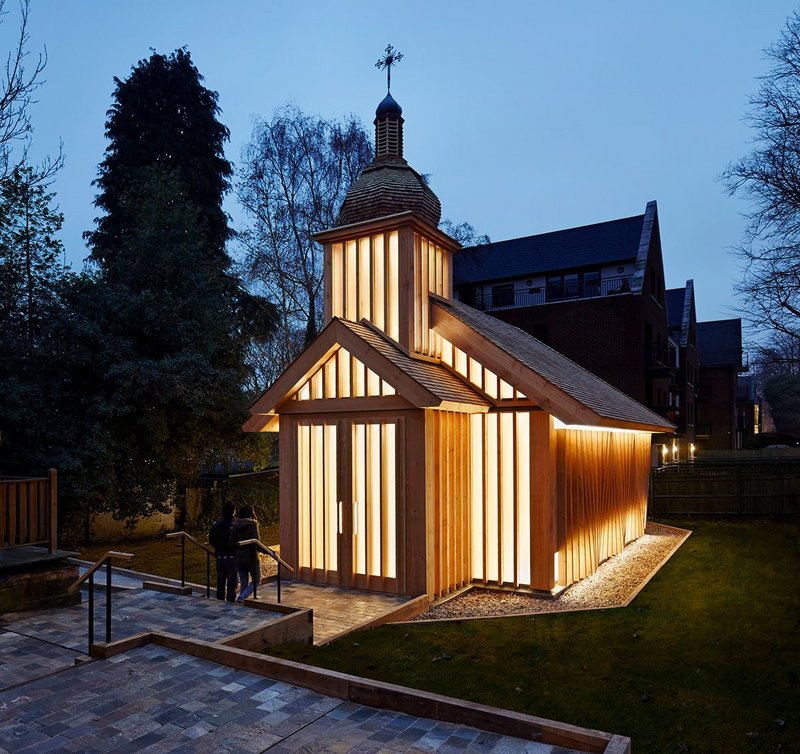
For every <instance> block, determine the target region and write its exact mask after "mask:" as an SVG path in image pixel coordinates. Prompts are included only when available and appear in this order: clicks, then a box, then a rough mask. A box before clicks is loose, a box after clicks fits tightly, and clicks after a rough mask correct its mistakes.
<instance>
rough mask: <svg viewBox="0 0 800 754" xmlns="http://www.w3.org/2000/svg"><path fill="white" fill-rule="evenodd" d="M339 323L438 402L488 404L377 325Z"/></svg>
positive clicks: (445, 371)
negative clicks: (379, 328)
mask: <svg viewBox="0 0 800 754" xmlns="http://www.w3.org/2000/svg"><path fill="white" fill-rule="evenodd" d="M342 324H343V325H344V326H345V327H347V328H348V329H349V330H351V331H352V332H353V333H354V334H355V335H357V336H358V337H359V338H361V339H362V340H363V341H364V342H365V343H367V344H368V345H369V346H371V347H372V348H374V349H375V351H377V352H378V353H380V354H381V355H382V356H383V357H385V358H386V359H388V360H389V361H390V362H391V363H392V364H394V365H395V366H396V367H397V368H398V369H401V370H403V372H404V373H405V374H407V375H408V376H409V377H410V378H411V379H413V380H415V381H416V382H418V383H419V384H420V385H422V386H423V387H425V388H426V389H427V390H429V391H430V392H431V394H432V395H435V396H436V397H437V398H439V399H440V401H441V402H442V403H451V404H465V405H474V406H486V407H488V406H489V402H488V401H487V400H486V399H485V398H484V397H483V396H482V395H480V393H478V392H476V391H475V390H474V389H473V388H472V387H470V385H469V384H467V383H466V382H464V381H463V380H461V379H459V377H458V376H457V375H455V374H453V373H452V372H451V371H450V370H448V369H447V368H446V367H443V366H442V365H441V364H436V363H434V362H432V361H427V360H425V361H423V360H421V359H414V358H412V357H411V356H409V355H408V354H407V353H406V352H405V351H403V350H402V349H401V348H400V346H398V345H397V343H395V342H394V341H393V340H390V339H389V338H388V336H386V335H384V334H383V333H382V332H381V331H380V330H378V329H377V328H374V327H372V326H370V325H369V324H366V323H364V322H358V323H356V322H348V321H347V320H342ZM389 382H391V380H389Z"/></svg>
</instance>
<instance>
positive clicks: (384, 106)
mask: <svg viewBox="0 0 800 754" xmlns="http://www.w3.org/2000/svg"><path fill="white" fill-rule="evenodd" d="M402 114H403V108H402V107H400V105H398V104H397V102H396V101H395V99H394V97H392V95H391V94H388V93H387V94H386V96H385V97H384V98H383V99H382V100H381V104H380V105H378V109H377V110H376V111H375V117H376V118H380V117H382V116H385V115H402Z"/></svg>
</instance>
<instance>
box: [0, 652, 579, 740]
mask: <svg viewBox="0 0 800 754" xmlns="http://www.w3.org/2000/svg"><path fill="white" fill-rule="evenodd" d="M267 750H268V751H270V752H273V753H274V754H282V753H284V752H298V751H302V752H342V753H344V752H350V754H368V753H369V752H415V753H416V752H440V753H441V754H453V753H455V752H484V753H486V754H490V753H491V754H500V753H501V752H502V753H503V754H515V753H518V752H519V753H522V752H525V753H526V754H569V752H568V750H566V749H561V748H559V747H553V746H549V745H544V744H537V743H533V742H530V741H523V740H520V739H515V738H511V737H507V736H499V735H495V734H491V733H486V732H482V731H478V730H475V729H473V728H468V727H466V726H461V725H455V724H450V723H438V722H434V721H431V720H425V719H420V718H416V717H413V716H410V715H404V714H400V713H395V712H387V711H380V710H375V709H372V708H370V707H364V706H361V705H358V704H352V703H349V702H344V701H342V700H341V699H335V698H332V697H328V696H324V695H321V694H317V693H315V692H313V691H308V690H306V689H302V688H298V687H296V686H291V685H288V684H285V683H281V682H277V681H272V680H270V679H268V678H262V677H260V676H256V675H252V674H250V673H245V672H243V671H237V670H231V669H229V668H225V667H223V666H221V665H217V664H215V663H212V662H208V661H206V660H201V659H198V658H194V657H189V656H187V655H183V654H181V653H179V652H175V651H173V650H169V649H166V648H163V647H158V646H155V645H148V646H146V647H141V648H138V649H134V650H131V651H130V652H127V653H125V654H121V655H117V656H116V657H113V658H112V659H109V660H95V661H92V662H86V663H83V664H81V665H78V666H75V667H73V668H71V669H69V670H66V671H63V672H60V673H56V674H53V675H50V676H47V677H44V678H40V679H38V680H35V681H32V682H30V683H27V684H25V685H24V686H20V687H17V688H15V689H11V690H8V691H2V692H0V752H2V753H3V754H5V753H6V752H9V753H10V752H31V753H33V752H36V753H38V752H48V751H64V752H86V753H87V754H91V753H92V752H108V751H113V752H116V753H117V754H125V753H126V752H139V751H142V752H180V753H182V752H187V753H188V752H214V754H216V753H217V752H262V751H267Z"/></svg>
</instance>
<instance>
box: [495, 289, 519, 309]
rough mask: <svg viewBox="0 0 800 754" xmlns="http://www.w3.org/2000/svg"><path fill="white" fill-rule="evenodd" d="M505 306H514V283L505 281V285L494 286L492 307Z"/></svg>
mask: <svg viewBox="0 0 800 754" xmlns="http://www.w3.org/2000/svg"><path fill="white" fill-rule="evenodd" d="M504 306H514V284H513V283H503V285H493V286H492V306H491V308H492V309H499V308H501V307H504Z"/></svg>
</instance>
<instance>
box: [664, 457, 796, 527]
mask: <svg viewBox="0 0 800 754" xmlns="http://www.w3.org/2000/svg"><path fill="white" fill-rule="evenodd" d="M650 513H651V515H658V514H668V515H710V516H723V517H758V516H797V515H798V514H800V463H796V462H774V461H773V462H768V463H764V462H758V461H753V460H750V459H743V461H742V462H739V463H737V462H735V461H733V460H727V459H726V461H725V462H720V461H717V462H714V463H707V464H704V463H697V462H696V463H693V464H691V463H687V464H674V465H669V466H666V467H662V468H660V469H655V470H654V471H653V473H652V475H651V481H650Z"/></svg>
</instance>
